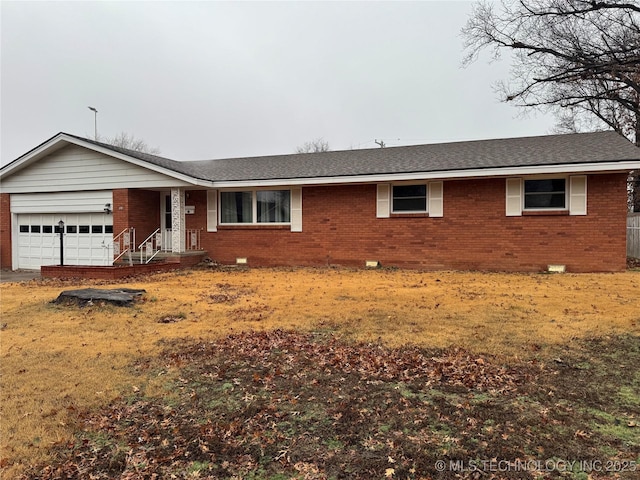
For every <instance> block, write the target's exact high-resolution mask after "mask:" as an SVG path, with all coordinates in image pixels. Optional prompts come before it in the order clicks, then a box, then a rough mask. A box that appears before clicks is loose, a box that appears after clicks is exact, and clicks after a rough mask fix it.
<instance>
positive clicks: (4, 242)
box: [0, 193, 11, 268]
mask: <svg viewBox="0 0 640 480" xmlns="http://www.w3.org/2000/svg"><path fill="white" fill-rule="evenodd" d="M0 268H11V197H10V195H9V194H8V193H0Z"/></svg>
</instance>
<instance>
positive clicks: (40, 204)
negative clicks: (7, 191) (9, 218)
mask: <svg viewBox="0 0 640 480" xmlns="http://www.w3.org/2000/svg"><path fill="white" fill-rule="evenodd" d="M107 203H110V204H111V207H112V208H113V195H112V193H111V190H98V191H92V192H60V193H23V194H19V195H11V212H12V213H85V212H87V213H88V212H103V211H104V208H105V204H107Z"/></svg>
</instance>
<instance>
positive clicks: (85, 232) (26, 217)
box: [17, 213, 113, 269]
mask: <svg viewBox="0 0 640 480" xmlns="http://www.w3.org/2000/svg"><path fill="white" fill-rule="evenodd" d="M60 220H62V221H63V222H64V230H65V231H64V235H63V246H64V264H65V265H110V264H111V260H112V259H111V258H110V254H109V252H110V250H109V248H108V247H109V246H110V245H111V243H112V242H113V215H112V214H106V213H66V214H36V213H29V214H25V213H23V214H19V215H18V222H17V223H18V232H17V240H18V268H25V269H37V268H40V266H41V265H59V264H60V234H59V231H58V222H59V221H60Z"/></svg>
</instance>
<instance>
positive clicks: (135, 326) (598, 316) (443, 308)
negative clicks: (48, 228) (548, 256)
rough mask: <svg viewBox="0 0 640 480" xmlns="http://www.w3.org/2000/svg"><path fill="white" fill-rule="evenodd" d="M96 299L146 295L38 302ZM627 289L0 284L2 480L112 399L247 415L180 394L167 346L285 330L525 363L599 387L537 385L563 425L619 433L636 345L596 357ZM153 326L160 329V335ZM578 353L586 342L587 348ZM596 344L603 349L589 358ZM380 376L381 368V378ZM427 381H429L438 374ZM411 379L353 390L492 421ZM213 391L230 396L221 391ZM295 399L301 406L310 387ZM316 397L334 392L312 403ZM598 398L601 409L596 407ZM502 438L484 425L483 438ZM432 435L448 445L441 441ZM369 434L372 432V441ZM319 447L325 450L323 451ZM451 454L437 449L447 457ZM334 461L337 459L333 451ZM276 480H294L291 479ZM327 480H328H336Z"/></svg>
mask: <svg viewBox="0 0 640 480" xmlns="http://www.w3.org/2000/svg"><path fill="white" fill-rule="evenodd" d="M107 284H108V285H109V288H115V287H127V288H144V289H145V290H146V291H147V296H146V297H145V298H146V300H145V299H143V301H142V302H140V303H139V304H137V305H136V306H134V307H133V308H118V307H112V306H106V307H105V306H99V305H94V306H92V307H88V308H82V309H80V308H74V307H64V306H59V305H52V304H51V303H50V302H51V300H53V299H55V298H56V297H57V296H58V294H59V293H60V291H62V290H67V289H71V288H78V287H98V286H102V285H107ZM639 287H640V272H627V273H621V274H607V275H572V274H566V275H528V274H527V275H519V274H509V275H505V274H479V273H457V272H429V273H425V272H409V271H403V270H387V269H380V270H375V271H351V270H345V269H264V270H262V269H261V270H250V269H244V270H230V271H192V272H179V273H170V274H162V275H155V276H149V277H146V278H139V279H136V280H134V281H131V282H129V283H118V282H95V281H83V282H73V281H65V282H59V281H52V280H40V281H31V282H24V283H19V284H6V283H3V284H1V285H0V295H1V297H2V301H1V302H0V310H1V312H0V313H1V315H2V323H3V329H2V332H1V335H2V338H1V342H0V374H1V375H0V416H1V417H2V422H0V475H2V477H3V478H16V477H18V476H19V475H20V472H22V471H23V470H24V468H25V467H27V466H29V465H33V464H40V465H42V464H46V463H47V462H49V461H52V460H51V456H50V455H51V447H52V446H54V445H61V444H64V443H65V442H71V443H74V442H76V435H77V432H78V430H79V429H82V428H84V427H85V424H84V420H83V419H84V416H83V415H84V414H85V413H84V412H88V411H97V410H98V409H100V408H104V407H105V406H108V405H113V404H115V403H117V402H120V401H121V399H125V400H126V403H127V404H128V405H129V406H133V405H136V404H137V403H138V402H139V401H140V400H141V399H145V398H148V399H156V398H159V397H162V404H163V406H164V407H166V408H173V409H178V408H179V407H180V406H181V405H183V403H184V397H183V396H184V395H185V394H186V393H185V392H189V395H194V396H195V397H198V396H200V397H203V396H205V397H206V396H207V388H206V386H207V385H208V386H210V387H211V388H212V389H213V391H215V393H216V395H215V396H214V397H212V398H209V399H208V401H210V402H211V404H210V406H208V407H207V408H210V409H211V410H218V409H221V410H223V411H234V410H237V409H238V407H239V406H241V405H243V403H242V402H244V401H245V400H242V399H239V398H238V397H237V394H238V391H242V388H243V387H242V386H241V385H238V384H237V383H236V382H235V380H234V378H228V379H225V380H224V381H222V382H221V383H220V382H218V383H217V384H215V385H213V384H210V382H209V379H207V378H206V377H205V378H204V379H199V378H193V377H186V376H185V377H183V379H184V380H185V381H186V383H180V382H179V379H180V378H181V376H182V375H184V370H185V369H186V368H187V367H188V366H189V365H188V364H187V360H186V359H185V360H180V359H173V360H172V361H171V362H169V361H168V360H167V359H166V357H163V355H166V349H167V346H168V345H170V344H171V342H173V341H178V340H180V339H187V338H192V339H196V340H194V341H197V339H203V341H206V342H208V341H218V340H219V339H221V338H225V337H226V336H228V335H229V334H237V333H238V332H257V333H260V332H269V331H273V330H274V329H284V330H287V331H291V330H294V331H297V332H299V333H302V334H307V333H308V334H309V335H311V338H314V335H316V336H318V338H321V339H326V338H327V337H332V336H335V337H336V338H342V339H344V340H347V341H349V342H355V343H358V342H368V343H370V344H371V345H373V347H376V348H378V347H380V348H383V347H384V348H391V349H392V350H391V351H395V350H394V349H395V348H396V347H398V348H402V347H407V346H414V347H415V348H426V349H428V351H433V352H438V351H439V352H442V351H449V352H450V353H451V352H454V351H455V348H459V349H460V350H459V352H465V353H464V354H465V355H469V356H470V357H474V356H485V357H486V358H490V359H491V362H492V363H493V364H495V365H497V366H507V367H509V366H511V365H516V366H518V365H520V364H523V365H527V364H529V362H533V363H532V365H534V366H541V365H544V367H545V368H551V369H553V370H554V371H558V372H559V373H556V374H554V375H557V376H559V378H560V377H561V378H563V380H564V381H571V379H570V377H571V376H572V374H575V375H578V374H579V375H578V376H579V377H580V378H582V379H585V378H586V380H587V381H589V380H590V378H593V380H594V381H595V380H596V379H598V381H599V382H600V383H599V384H598V385H597V387H598V388H595V389H591V390H589V389H585V388H581V387H580V385H574V387H572V389H570V391H571V392H574V394H573V396H568V397H567V396H566V395H564V394H563V393H562V386H561V384H560V383H557V382H556V383H554V382H550V383H549V384H548V388H549V391H551V392H552V394H553V395H556V397H555V398H556V401H557V403H558V404H559V405H560V406H559V407H558V408H557V409H558V411H559V412H565V416H566V418H569V417H570V416H571V415H572V410H571V408H574V411H575V410H576V409H575V406H576V402H579V401H580V399H581V398H582V397H585V398H588V399H590V401H591V400H593V401H594V402H595V401H596V400H597V402H596V403H597V406H595V407H594V408H597V409H598V410H599V411H603V412H605V413H610V414H612V415H614V416H615V418H619V419H620V420H621V421H622V420H627V419H628V420H629V421H634V417H633V415H632V413H630V412H634V411H636V410H637V402H638V400H637V392H638V386H639V377H638V373H637V372H635V373H634V374H631V373H630V372H629V370H630V368H631V367H632V366H633V365H632V364H631V360H632V359H634V358H637V346H635V345H634V344H633V343H631V344H628V345H626V346H625V348H627V349H628V350H627V351H628V352H629V354H628V355H627V351H625V350H624V349H623V348H620V349H617V348H613V349H612V352H618V353H613V354H612V353H611V352H609V353H608V352H607V351H606V349H605V346H606V347H607V348H608V347H609V346H610V343H611V341H612V339H615V338H619V335H620V334H621V333H623V332H627V333H630V334H632V335H638V334H640V317H639V316H638V309H637V292H638V290H639V289H640V288H639ZM160 319H165V321H164V322H159V320H160ZM590 338H592V339H594V341H595V343H589V342H591V341H590V340H588V339H590ZM598 339H600V340H598ZM161 340H162V341H161ZM598 341H601V342H602V344H601V347H598V344H597V342H598ZM584 342H587V343H586V344H585V343H584ZM614 343H615V342H614ZM614 347H615V345H614ZM634 348H635V349H636V350H633V349H634ZM374 351H375V349H374ZM585 352H586V353H585ZM273 355H274V359H275V358H276V357H275V356H276V355H277V358H278V361H280V362H286V361H287V358H288V355H290V353H288V352H286V351H284V350H282V349H276V350H274V352H273ZM461 355H462V353H461ZM230 358H235V357H233V355H231V356H230ZM556 359H557V360H560V361H561V362H562V363H558V362H556V361H555V360H556ZM564 365H570V366H571V368H566V367H565V366H564ZM609 366H611V368H609ZM613 366H616V368H613ZM379 367H380V368H381V369H383V368H385V367H384V363H383V364H381V365H380V366H379ZM437 368H440V370H441V371H443V370H442V369H443V368H444V369H446V365H440V366H438V367H437ZM565 371H566V372H565ZM563 372H564V373H563ZM253 373H255V374H257V375H258V376H260V377H261V378H262V376H263V374H264V372H262V371H261V370H260V368H258V369H257V370H256V371H255V372H253ZM565 373H566V374H565ZM623 373H624V375H623ZM575 375H573V376H575ZM590 376H592V377H590ZM587 377H589V378H587ZM345 378H346V377H345ZM554 378H555V377H554ZM630 378H631V379H632V380H630ZM409 380H410V381H408V380H407V379H405V378H397V379H395V380H393V382H392V383H393V387H391V386H390V384H387V383H386V381H383V380H381V379H366V380H365V382H372V383H371V384H366V385H367V387H368V388H370V389H371V390H370V391H368V393H367V394H368V395H371V398H373V399H376V400H377V401H380V402H384V401H385V395H386V393H388V392H390V389H393V395H395V397H394V398H398V399H399V401H400V402H409V403H410V404H412V405H421V406H422V407H423V408H426V409H429V408H430V409H438V408H445V409H447V410H446V411H447V412H449V411H450V414H451V415H454V417H455V416H462V415H464V413H465V412H464V409H462V410H461V409H459V408H456V405H463V406H464V405H466V404H467V403H468V404H469V405H470V407H469V408H472V409H475V408H480V407H482V408H487V409H496V414H498V413H500V411H499V409H498V407H497V406H496V402H497V403H498V405H499V404H500V401H499V399H498V400H496V398H494V397H493V396H492V394H491V393H490V392H487V391H485V390H473V389H472V390H471V391H467V390H465V389H469V388H470V387H469V386H467V385H464V384H463V385H459V386H457V387H456V386H451V385H450V386H448V387H447V388H445V389H442V388H440V387H439V386H438V385H437V382H436V383H435V384H429V385H427V384H424V385H417V384H415V382H414V381H413V380H411V379H409ZM380 382H381V383H380ZM592 383H593V382H592ZM224 384H229V385H228V386H227V387H225V390H223V389H222V386H223V385H224ZM339 385H340V384H339V383H338V384H337V385H336V386H335V387H334V388H338V386H339ZM214 387H215V388H214ZM605 387H606V390H603V388H605ZM300 388H301V389H302V390H303V391H305V390H306V389H308V388H314V387H313V386H305V385H302V386H301V387H300ZM522 388H524V387H522ZM347 393H348V392H347ZM252 395H255V396H256V397H255V401H256V402H267V403H268V401H269V395H270V392H269V391H262V392H260V393H254V394H252ZM296 395H297V394H296ZM327 395H332V392H329V393H327V392H324V393H323V396H325V397H326V396H327ZM522 395H524V396H525V397H527V396H528V397H529V399H530V401H529V402H520V403H523V405H513V406H510V407H509V409H516V408H520V409H522V408H525V411H526V412H529V416H531V417H532V418H536V417H535V416H534V412H535V409H534V408H533V406H535V405H543V406H547V407H548V405H549V400H548V399H547V396H548V391H543V390H542V387H540V391H539V392H538V391H531V392H525V393H522ZM247 398H249V397H247ZM300 398H303V397H300ZM609 399H613V400H612V401H610V402H609V403H610V404H609V405H607V404H606V401H607V400H609ZM297 401H299V402H300V401H301V400H300V399H298V400H297ZM154 402H155V400H154ZM516 403H517V402H516ZM611 404H614V405H615V408H614V406H612V405H611ZM594 405H595V403H594ZM223 407H224V408H223ZM203 408H204V407H203ZM292 408H293V407H292ZM548 408H552V409H555V408H556V407H555V405H552V406H551V407H548ZM509 409H507V411H511V410H509ZM325 410H326V408H325V407H324V406H322V405H320V404H310V405H308V408H300V407H299V406H298V407H297V409H296V408H293V410H292V412H298V413H296V414H295V415H294V414H293V413H292V414H291V417H292V418H289V419H284V420H282V421H278V422H276V425H281V426H282V428H283V429H285V428H286V429H289V430H291V429H293V430H294V431H297V430H296V429H298V428H299V423H298V422H301V420H300V419H306V420H309V422H308V424H309V432H314V431H320V432H322V431H323V429H325V428H326V424H327V422H329V421H331V422H333V421H334V420H333V419H331V418H330V416H327V415H326V414H325V413H326V412H325ZM513 411H515V410H513ZM578 411H579V412H580V409H578ZM453 412H455V414H454V413H453ZM580 414H581V415H587V414H585V413H580ZM541 415H542V414H541ZM625 415H626V416H625ZM446 416H447V415H446V414H444V416H443V417H434V418H432V419H431V420H430V421H431V422H432V423H431V425H432V426H433V425H435V426H439V425H447V424H448V420H443V418H444V417H446ZM523 416H524V417H525V418H526V417H527V415H526V414H524V415H523ZM456 418H457V417H456ZM540 418H543V417H541V416H540V415H538V421H539V422H540V421H541V420H540ZM563 419H564V417H563ZM553 421H556V420H553ZM557 421H560V420H557ZM563 421H564V420H563ZM482 422H483V424H484V419H483V420H482ZM532 422H533V420H532ZM504 423H505V422H501V421H496V425H497V428H498V429H499V428H501V426H502V425H504ZM380 425H387V426H388V428H389V431H388V432H386V433H385V434H391V433H392V432H395V431H399V432H402V434H403V435H409V434H410V429H407V427H406V426H404V425H400V424H399V422H392V421H381V422H380ZM585 425H588V422H587V423H586V424H585ZM383 428H386V427H383ZM438 428H440V427H438ZM630 428H631V427H630ZM454 430H455V429H454ZM582 430H585V431H586V430H587V427H583V428H582ZM437 431H438V432H441V433H442V435H443V436H446V432H445V431H444V430H443V429H441V428H440V429H437ZM633 431H635V430H633ZM377 432H378V429H377V428H376V430H375V432H373V433H377ZM383 433H384V432H383ZM573 433H575V432H573ZM439 434H440V433H439ZM287 435H288V433H287ZM450 436H451V438H452V439H455V438H457V436H455V435H450ZM329 438H332V437H326V438H325V440H326V439H329ZM452 439H449V441H450V445H449V447H448V449H449V450H452V449H453V450H455V448H458V447H457V446H456V445H458V444H456V443H455V441H454V440H452ZM337 440H340V438H337ZM378 440H379V439H378V437H376V436H375V435H373V434H372V438H371V440H370V441H371V442H372V445H374V446H377V441H378ZM631 440H632V441H633V438H631ZM340 441H342V440H340ZM367 441H368V440H367V439H365V440H364V442H365V443H366V442H367ZM484 441H486V440H484V439H483V438H482V437H478V438H475V439H473V442H475V443H474V444H476V445H482V444H483V443H482V442H484ZM61 442H62V443H61ZM116 445H119V444H118V443H117V442H116ZM423 447H424V448H427V447H425V446H424V445H423ZM376 448H377V447H376ZM385 448H386V447H385ZM443 448H444V447H443ZM614 448H615V447H614ZM344 450H346V451H348V450H349V446H348V444H347V443H345V449H344ZM534 453H535V452H534ZM275 455H276V456H277V455H278V453H277V452H276V454H275ZM265 458H266V457H265ZM273 458H275V457H273ZM203 461H205V460H203ZM206 461H211V460H210V459H206ZM211 463H212V464H213V465H218V463H216V462H213V461H211ZM307 463H309V464H308V465H307V464H305V462H302V464H301V465H299V467H300V471H299V473H296V474H295V475H298V476H299V477H300V478H303V477H305V476H307V477H309V478H314V475H316V478H325V477H327V475H326V472H325V473H322V474H321V473H314V472H315V470H314V469H315V468H317V466H314V465H315V464H313V462H307ZM184 468H185V470H183V473H181V474H180V475H182V476H185V475H188V466H186V465H185V467H184ZM212 468H215V467H212ZM388 468H393V467H392V466H389V467H388ZM260 469H263V470H265V467H264V466H262V465H258V466H257V467H256V468H255V469H253V470H247V471H244V473H242V472H241V473H242V474H241V473H238V475H240V476H243V477H245V478H246V477H247V476H248V475H249V474H252V475H253V474H254V473H255V472H258V471H259V470H260ZM265 471H270V470H269V469H268V468H266V470H265ZM296 471H297V470H296ZM251 472H254V473H251ZM194 473H195V472H194ZM289 473H292V475H293V471H289ZM383 473H384V472H383ZM180 475H179V476H180ZM206 475H211V476H214V477H215V476H216V475H217V476H220V474H219V473H210V472H209V473H206V474H205V471H204V470H203V473H202V475H201V476H203V477H204V476H206ZM323 475H324V476H323ZM332 475H333V476H335V477H336V478H342V477H344V476H345V475H346V474H344V473H339V472H335V473H334V474H332ZM329 476H331V475H329ZM264 478H268V477H264Z"/></svg>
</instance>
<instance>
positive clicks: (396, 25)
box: [0, 1, 554, 164]
mask: <svg viewBox="0 0 640 480" xmlns="http://www.w3.org/2000/svg"><path fill="white" fill-rule="evenodd" d="M0 8H1V86H0V88H1V92H0V93H1V99H0V100H1V124H0V128H1V139H0V140H1V142H2V149H1V155H2V158H1V163H2V164H5V163H8V162H9V161H11V160H14V159H15V158H17V157H19V156H20V155H22V154H24V153H25V152H27V151H28V150H30V149H31V148H33V147H35V146H37V145H38V144H40V143H41V142H43V141H44V140H46V139H48V138H49V137H51V136H53V135H55V134H56V133H58V132H60V131H63V132H68V133H72V134H76V135H82V136H86V137H91V138H92V137H93V134H94V114H93V112H91V111H90V110H89V109H88V108H87V107H88V106H93V107H95V108H97V110H98V112H99V113H98V133H99V134H100V135H103V136H107V137H109V136H114V135H116V134H118V133H119V132H127V133H130V134H133V135H135V136H136V137H139V138H142V139H144V140H145V141H146V142H147V143H148V144H149V145H150V146H152V147H157V148H159V149H160V151H161V155H163V156H166V157H169V158H174V159H177V160H198V159H210V158H227V157H240V156H257V155H270V154H279V153H290V152H291V153H292V152H293V151H294V150H295V148H296V146H298V145H301V144H303V143H304V142H305V141H308V140H312V139H314V138H317V137H323V138H324V139H325V140H326V141H328V142H329V144H330V147H331V148H332V149H333V150H342V149H350V148H371V147H376V145H375V144H374V139H378V140H379V139H383V140H384V141H385V143H386V144H387V145H389V146H393V145H408V144H420V143H436V142H445V141H457V140H473V139H484V138H505V137H517V136H528V135H543V134H547V133H550V132H551V129H552V127H553V123H554V122H553V119H552V118H551V117H550V116H544V115H541V114H537V115H529V116H527V117H525V118H521V117H520V116H519V115H518V114H519V111H518V109H516V108H515V107H513V106H511V105H508V104H504V103H501V102H500V101H499V100H498V98H497V96H496V94H495V93H494V91H493V88H492V85H493V84H494V83H495V82H496V81H497V80H500V79H507V78H508V76H509V65H508V64H507V62H506V61H502V62H499V63H493V64H489V63H488V62H487V59H481V60H480V61H478V62H476V63H474V64H473V65H471V66H470V67H467V68H463V67H462V66H461V60H462V57H463V50H462V39H461V37H460V29H461V27H462V26H463V25H464V24H465V22H466V20H467V18H468V15H469V14H470V11H471V3H470V2H454V1H448V2H428V1H424V2H407V3H404V2H361V3H360V2H357V3H346V2H286V3H285V2H283V3H274V2H258V3H253V2H251V3H249V2H109V1H107V2H42V3H40V2H9V1H2V3H1V7H0Z"/></svg>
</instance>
